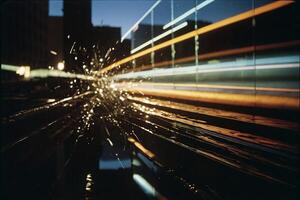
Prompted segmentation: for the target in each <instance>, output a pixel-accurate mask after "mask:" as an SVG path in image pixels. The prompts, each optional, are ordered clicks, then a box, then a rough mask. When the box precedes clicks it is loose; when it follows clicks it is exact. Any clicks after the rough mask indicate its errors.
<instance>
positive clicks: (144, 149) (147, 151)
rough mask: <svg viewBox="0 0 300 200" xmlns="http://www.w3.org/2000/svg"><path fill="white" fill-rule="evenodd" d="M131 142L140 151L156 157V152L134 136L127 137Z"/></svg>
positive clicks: (150, 156)
mask: <svg viewBox="0 0 300 200" xmlns="http://www.w3.org/2000/svg"><path fill="white" fill-rule="evenodd" d="M127 140H128V141H129V142H130V143H132V144H134V146H136V147H137V148H138V149H139V150H140V151H142V152H143V153H144V154H145V155H147V156H148V157H149V158H154V156H155V154H154V153H152V152H151V151H150V150H148V149H146V148H145V147H144V146H143V145H142V144H141V143H139V142H137V141H136V140H135V139H133V138H132V137H129V138H128V139H127Z"/></svg>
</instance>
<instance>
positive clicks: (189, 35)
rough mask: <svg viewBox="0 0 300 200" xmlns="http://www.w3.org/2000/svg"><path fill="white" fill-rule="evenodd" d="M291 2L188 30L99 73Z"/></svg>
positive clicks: (281, 2) (261, 8)
mask: <svg viewBox="0 0 300 200" xmlns="http://www.w3.org/2000/svg"><path fill="white" fill-rule="evenodd" d="M292 3H294V1H292V0H290V1H288V0H287V1H275V2H272V3H269V4H266V5H264V6H261V7H259V8H255V9H253V10H249V11H246V12H244V13H241V14H238V15H235V16H232V17H229V18H226V19H224V20H221V21H218V22H216V23H213V24H210V25H207V26H205V27H202V28H199V29H197V30H194V31H191V32H188V33H186V34H183V35H181V36H178V37H176V38H173V39H171V40H168V41H166V42H163V43H160V44H158V45H156V46H154V47H151V48H148V49H145V50H144V51H141V52H138V53H136V54H133V55H131V56H129V57H127V58H124V59H122V60H120V61H117V62H115V63H113V64H111V65H109V66H108V67H106V68H104V69H102V70H100V73H106V72H107V71H109V70H112V69H113V68H115V67H118V66H119V65H122V64H125V63H127V62H129V61H132V60H134V59H136V58H139V57H142V56H144V55H147V54H149V53H151V52H154V51H157V50H159V49H162V48H165V47H168V46H170V45H172V44H176V43H179V42H182V41H185V40H187V39H190V38H192V37H195V36H197V35H201V34H204V33H208V32H211V31H213V30H216V29H219V28H222V27H224V26H228V25H230V24H234V23H237V22H240V21H243V20H246V19H250V18H252V17H255V16H258V15H261V14H263V13H266V12H270V11H272V10H275V9H278V8H281V7H284V6H287V5H289V4H292Z"/></svg>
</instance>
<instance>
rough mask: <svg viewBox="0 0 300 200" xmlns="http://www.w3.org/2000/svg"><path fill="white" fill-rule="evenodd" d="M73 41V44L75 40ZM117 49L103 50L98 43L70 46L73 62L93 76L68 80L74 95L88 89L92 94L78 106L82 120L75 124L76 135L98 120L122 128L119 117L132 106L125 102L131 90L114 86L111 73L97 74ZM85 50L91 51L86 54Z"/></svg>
mask: <svg viewBox="0 0 300 200" xmlns="http://www.w3.org/2000/svg"><path fill="white" fill-rule="evenodd" d="M74 44H76V43H75V42H74ZM117 44H119V41H117V42H116V43H115V45H117ZM116 49H117V47H111V48H109V49H108V50H107V51H106V52H105V53H103V51H102V50H101V47H100V46H99V45H92V46H91V49H88V48H82V47H80V46H79V47H76V45H72V50H70V54H71V55H72V56H74V60H76V63H79V64H78V65H79V66H81V69H80V70H81V71H82V72H83V73H84V75H86V76H91V77H93V79H91V80H88V81H84V80H81V79H72V80H70V82H69V88H70V90H72V91H73V90H74V91H75V94H76V95H79V94H81V93H84V92H87V91H89V92H91V94H92V95H91V96H90V97H88V98H87V97H85V98H86V99H84V103H83V105H82V107H81V111H80V113H81V119H80V122H79V123H78V124H79V125H78V127H76V132H77V133H78V134H84V133H86V132H87V131H88V130H89V129H90V128H91V126H93V125H95V123H97V122H99V121H100V122H103V123H110V124H113V125H114V126H116V127H119V128H120V130H121V129H122V128H121V126H120V123H121V120H120V119H121V118H122V117H125V116H126V114H127V113H128V111H129V110H132V109H133V105H132V104H130V103H129V102H128V101H127V99H128V97H129V96H130V93H129V92H128V91H127V90H126V89H124V88H121V87H117V85H116V84H115V82H114V80H113V79H112V76H113V75H114V74H113V73H109V74H99V73H98V72H99V70H100V69H102V68H104V65H105V64H107V63H110V62H114V61H115V60H116V58H114V57H115V54H114V52H115V51H116ZM88 51H90V52H92V53H91V54H89V55H88V54H86V52H88ZM90 55H93V56H90ZM75 57H76V58H77V59H75ZM122 130H123V129H122ZM122 130H121V131H120V132H122V133H125V134H126V135H127V133H126V131H122Z"/></svg>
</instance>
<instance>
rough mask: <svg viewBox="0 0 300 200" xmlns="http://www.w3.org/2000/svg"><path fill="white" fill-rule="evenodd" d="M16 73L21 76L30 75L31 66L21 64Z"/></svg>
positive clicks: (26, 76)
mask: <svg viewBox="0 0 300 200" xmlns="http://www.w3.org/2000/svg"><path fill="white" fill-rule="evenodd" d="M16 74H19V75H20V76H24V78H29V77H30V67H29V66H21V67H19V68H18V69H17V71H16Z"/></svg>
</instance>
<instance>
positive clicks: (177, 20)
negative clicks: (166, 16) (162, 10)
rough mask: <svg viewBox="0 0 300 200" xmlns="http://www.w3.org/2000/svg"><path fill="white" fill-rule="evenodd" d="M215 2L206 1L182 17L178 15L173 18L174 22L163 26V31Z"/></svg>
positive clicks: (211, 0) (212, 0)
mask: <svg viewBox="0 0 300 200" xmlns="http://www.w3.org/2000/svg"><path fill="white" fill-rule="evenodd" d="M214 1H215V0H206V1H204V2H202V3H200V4H198V5H197V6H196V7H194V8H192V9H190V10H188V11H186V12H185V13H183V14H182V15H180V16H179V17H177V18H175V19H174V20H172V21H170V22H169V23H167V24H166V25H164V26H163V29H167V28H169V27H170V26H172V25H174V24H176V23H177V22H179V21H181V20H183V19H184V18H186V17H188V16H190V15H191V14H193V13H194V12H196V10H200V9H201V8H203V7H205V6H207V5H208V4H210V3H212V2H214Z"/></svg>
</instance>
